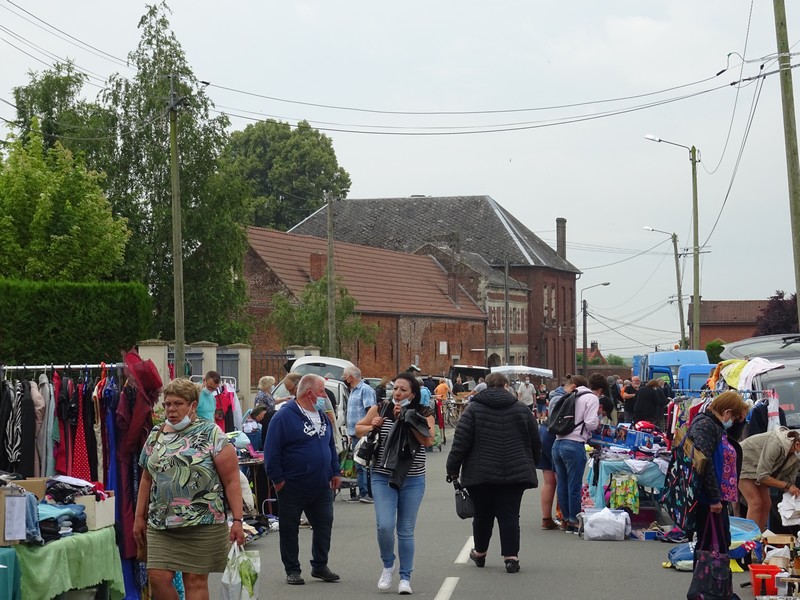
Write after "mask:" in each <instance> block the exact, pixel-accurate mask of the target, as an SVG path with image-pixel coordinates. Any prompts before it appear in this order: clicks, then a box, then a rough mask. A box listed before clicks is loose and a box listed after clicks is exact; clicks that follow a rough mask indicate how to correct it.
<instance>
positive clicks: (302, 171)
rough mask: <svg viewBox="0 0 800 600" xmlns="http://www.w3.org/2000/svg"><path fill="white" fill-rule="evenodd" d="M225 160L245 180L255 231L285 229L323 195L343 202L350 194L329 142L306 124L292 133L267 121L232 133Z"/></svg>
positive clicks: (345, 175)
mask: <svg viewBox="0 0 800 600" xmlns="http://www.w3.org/2000/svg"><path fill="white" fill-rule="evenodd" d="M224 162H225V164H226V166H227V167H228V168H229V169H231V170H233V171H234V172H236V173H237V174H238V175H240V176H241V177H243V178H244V179H245V180H246V181H247V183H248V186H249V190H250V195H251V196H252V200H253V205H254V207H255V216H254V219H253V224H255V225H256V226H258V227H270V228H273V229H278V230H280V231H285V230H287V229H289V228H290V227H292V226H294V225H295V224H297V223H298V222H299V221H301V220H303V219H304V218H305V217H307V216H308V215H310V214H311V213H312V212H314V211H315V210H316V209H318V208H319V207H320V206H322V204H323V196H324V194H325V192H330V193H331V194H333V196H334V197H337V198H343V197H345V196H346V195H347V192H348V191H349V190H350V175H349V174H348V173H347V171H345V170H344V169H343V168H341V167H340V166H339V163H338V162H337V160H336V153H335V152H334V150H333V144H332V143H331V140H330V138H329V137H328V136H326V135H325V134H323V133H320V132H319V131H318V130H316V129H313V128H312V127H311V126H310V125H309V124H308V122H307V121H300V123H298V124H297V127H296V128H294V129H292V127H291V126H290V125H289V124H288V123H282V122H278V121H274V120H267V121H260V122H258V123H254V124H252V125H248V126H247V127H245V128H244V130H242V131H235V132H233V133H232V134H231V139H230V143H229V144H228V146H227V148H226V149H225V153H224Z"/></svg>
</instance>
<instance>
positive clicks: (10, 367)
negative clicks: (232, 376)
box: [0, 363, 123, 371]
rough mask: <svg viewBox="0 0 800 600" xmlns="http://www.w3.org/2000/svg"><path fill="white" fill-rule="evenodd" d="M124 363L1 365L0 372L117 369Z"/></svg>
mask: <svg viewBox="0 0 800 600" xmlns="http://www.w3.org/2000/svg"><path fill="white" fill-rule="evenodd" d="M122 366H123V365H122V363H100V364H84V363H75V364H72V363H67V364H65V365H3V364H0V371H48V370H50V371H55V370H57V369H62V370H63V369H116V368H117V367H120V368H122Z"/></svg>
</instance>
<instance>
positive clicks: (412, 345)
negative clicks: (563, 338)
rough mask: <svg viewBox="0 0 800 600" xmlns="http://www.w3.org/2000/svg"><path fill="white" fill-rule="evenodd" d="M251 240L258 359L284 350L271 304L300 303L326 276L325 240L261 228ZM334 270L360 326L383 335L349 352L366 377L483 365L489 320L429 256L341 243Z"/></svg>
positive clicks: (249, 275)
mask: <svg viewBox="0 0 800 600" xmlns="http://www.w3.org/2000/svg"><path fill="white" fill-rule="evenodd" d="M247 237H248V242H249V249H248V252H247V254H246V256H245V263H244V275H245V279H246V281H247V287H248V294H249V298H250V303H249V312H250V314H251V315H252V316H253V317H254V319H255V321H256V333H255V335H254V336H253V355H254V356H257V355H258V354H259V353H263V352H272V351H275V350H279V349H281V348H282V347H281V343H280V341H279V340H278V336H277V332H276V331H275V330H274V328H271V327H267V326H266V325H265V321H266V317H267V316H268V315H269V311H270V307H271V304H272V297H273V296H274V295H275V294H276V293H283V294H287V295H288V296H289V297H290V298H293V299H298V298H299V297H300V295H301V294H302V292H303V290H304V289H305V287H306V286H307V285H308V284H309V283H310V282H312V281H316V280H318V279H320V278H321V277H322V276H323V275H324V274H325V269H326V265H327V241H326V240H325V239H322V238H316V237H309V236H304V235H296V234H291V233H283V232H278V231H272V230H268V229H261V228H257V227H249V228H248V229H247ZM334 270H335V276H336V278H337V281H338V282H339V284H340V285H342V286H344V287H346V288H347V290H348V292H349V293H350V295H351V296H353V298H355V300H356V301H357V303H358V304H357V307H356V310H357V312H358V313H359V314H360V316H361V320H362V322H363V323H364V324H366V325H370V324H375V325H377V328H378V333H377V339H376V343H375V344H361V343H356V344H355V345H354V347H351V348H346V349H345V352H344V354H345V355H346V358H349V359H350V360H351V361H353V362H354V363H355V364H356V365H358V366H359V367H360V368H361V370H362V371H363V373H364V375H365V376H370V377H375V376H384V375H394V374H396V373H397V372H399V371H401V370H404V369H406V368H407V367H408V366H409V365H411V364H417V365H420V367H421V368H422V369H423V370H424V371H425V372H427V373H430V374H442V373H447V371H448V368H449V367H450V365H451V364H452V362H453V360H454V359H453V356H457V357H459V358H458V360H461V361H463V362H469V363H478V364H481V363H482V361H483V352H484V348H485V346H486V322H487V318H486V314H485V313H484V311H483V310H482V309H481V307H480V306H479V305H478V304H477V303H476V302H475V300H474V299H473V298H472V296H471V295H470V294H469V293H468V292H467V290H466V289H464V288H463V287H461V286H460V285H458V284H457V282H456V281H455V280H454V278H453V277H451V276H449V275H448V272H447V270H446V269H445V268H444V267H443V266H442V265H441V264H440V263H439V262H438V261H437V260H436V259H435V258H433V257H432V256H428V255H416V254H406V253H402V252H394V251H390V250H383V249H379V248H370V247H366V246H358V245H355V244H348V243H343V242H336V243H335V244H334Z"/></svg>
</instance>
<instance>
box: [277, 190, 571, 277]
mask: <svg viewBox="0 0 800 600" xmlns="http://www.w3.org/2000/svg"><path fill="white" fill-rule="evenodd" d="M333 214H334V236H335V238H336V240H338V241H342V242H349V243H351V244H362V245H366V246H373V247H379V248H387V249H389V250H397V251H401V252H414V251H415V250H416V249H417V248H419V247H420V246H422V245H423V244H425V243H433V244H436V245H441V243H442V242H443V241H446V238H447V236H448V234H452V233H458V234H459V235H458V245H459V249H460V251H461V252H475V253H476V254H480V255H481V256H482V257H483V258H484V259H485V260H486V262H488V263H489V264H490V265H491V266H493V267H500V266H502V265H503V264H504V260H505V259H506V258H507V259H508V262H509V265H511V266H535V267H548V268H551V269H556V270H559V271H568V272H571V273H580V271H579V270H578V269H577V268H576V267H575V266H573V265H572V264H571V263H570V262H569V261H567V260H565V259H563V258H561V257H560V256H558V254H556V251H555V250H553V249H552V248H551V247H550V246H549V245H547V244H546V243H545V242H543V241H542V240H541V239H539V238H538V237H537V236H536V235H535V234H534V233H533V232H532V231H531V230H530V229H528V228H527V227H526V226H525V225H523V224H522V223H521V222H520V221H519V220H518V219H517V218H516V217H514V216H513V215H512V214H511V213H509V212H508V211H507V210H506V209H504V208H503V207H502V206H500V205H499V204H498V203H497V202H495V201H494V200H493V199H492V198H491V197H489V196H448V197H429V196H412V197H410V198H363V199H351V198H348V199H344V200H340V201H337V202H336V203H335V204H334V213H333ZM326 220H327V207H322V208H320V209H319V210H318V211H317V212H315V213H314V214H312V215H311V216H310V217H308V218H306V219H305V220H304V221H301V222H300V223H299V224H297V225H295V226H294V227H293V228H292V229H290V230H289V231H290V232H291V233H299V234H304V235H312V236H316V237H325V235H326V233H325V229H326Z"/></svg>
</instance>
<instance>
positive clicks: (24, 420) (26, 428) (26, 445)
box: [14, 381, 39, 477]
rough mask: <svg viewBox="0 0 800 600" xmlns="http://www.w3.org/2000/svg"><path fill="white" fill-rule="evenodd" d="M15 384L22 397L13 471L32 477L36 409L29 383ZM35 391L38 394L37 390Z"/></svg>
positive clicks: (34, 454) (34, 453) (20, 382)
mask: <svg viewBox="0 0 800 600" xmlns="http://www.w3.org/2000/svg"><path fill="white" fill-rule="evenodd" d="M17 383H18V385H19V386H20V388H21V389H22V395H21V396H20V402H19V424H20V428H19V435H20V444H19V456H18V458H17V463H16V468H15V469H14V470H15V471H16V472H17V473H19V474H20V475H24V476H25V477H33V476H34V470H33V469H34V463H35V456H36V409H35V408H34V406H33V396H32V388H31V382H30V381H19V382H17ZM34 387H35V386H34ZM36 391H37V393H38V391H39V390H38V389H37V390H36Z"/></svg>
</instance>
